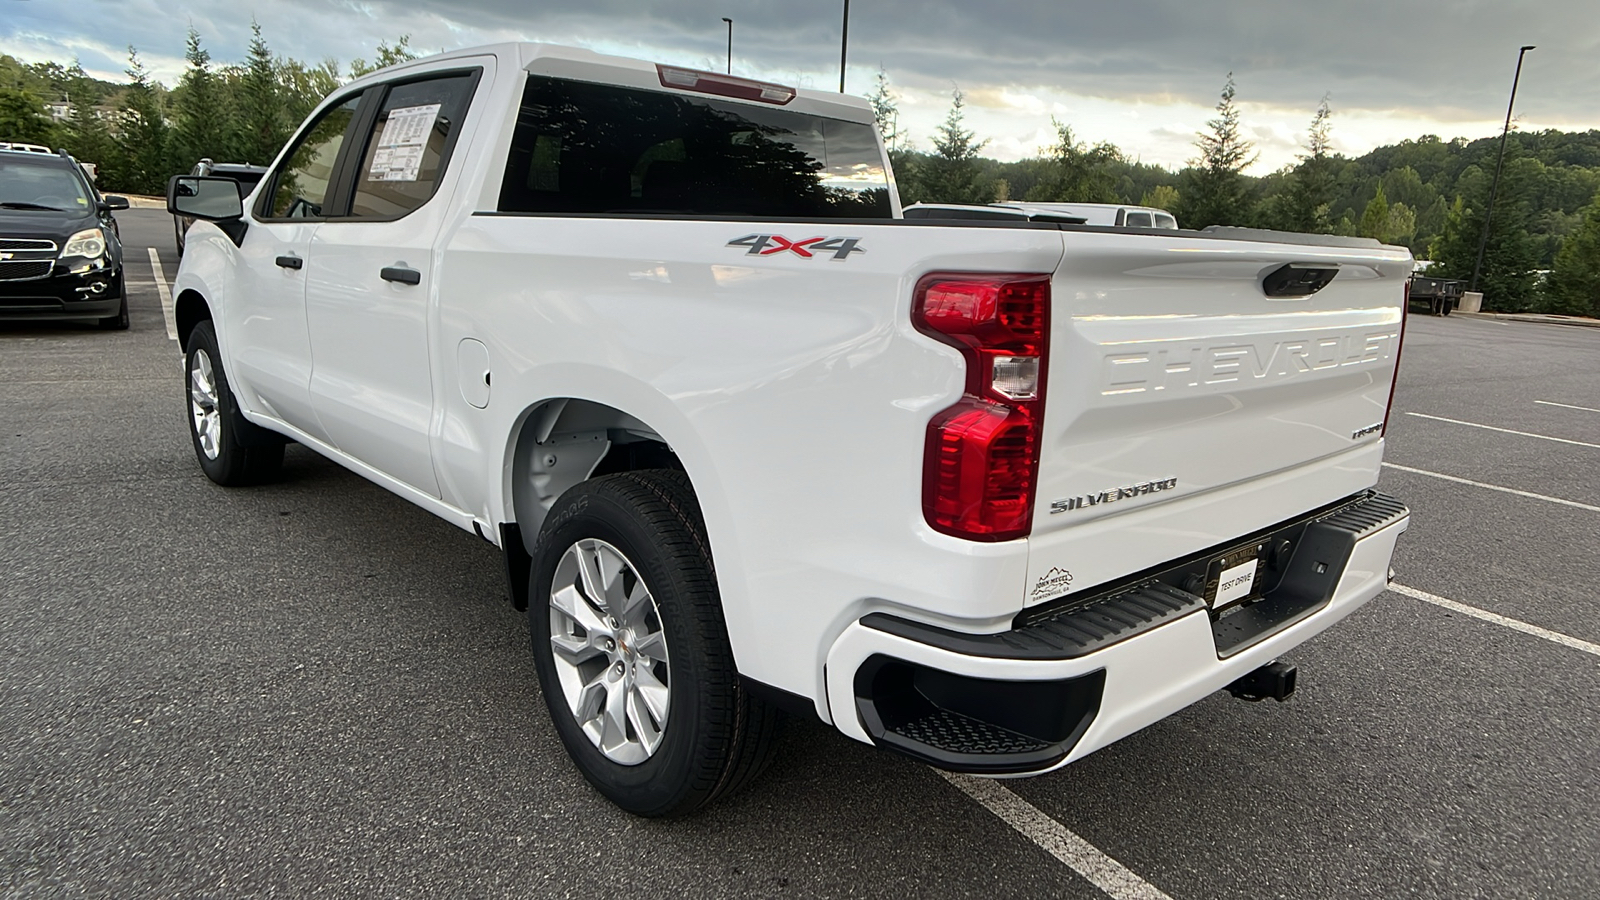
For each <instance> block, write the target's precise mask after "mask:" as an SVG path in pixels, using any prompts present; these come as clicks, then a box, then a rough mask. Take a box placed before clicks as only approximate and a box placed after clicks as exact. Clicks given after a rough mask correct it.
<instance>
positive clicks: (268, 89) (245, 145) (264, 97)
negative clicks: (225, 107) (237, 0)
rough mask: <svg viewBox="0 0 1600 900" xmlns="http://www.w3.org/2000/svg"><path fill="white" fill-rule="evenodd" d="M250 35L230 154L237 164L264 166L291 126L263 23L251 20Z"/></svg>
mask: <svg viewBox="0 0 1600 900" xmlns="http://www.w3.org/2000/svg"><path fill="white" fill-rule="evenodd" d="M250 34H251V38H250V50H249V54H248V57H247V58H246V60H245V63H244V65H243V67H241V68H240V70H239V73H238V82H237V84H236V85H235V90H234V98H233V108H234V111H235V113H234V120H233V127H232V130H233V141H232V143H233V152H232V153H231V154H229V155H231V156H233V157H234V158H235V161H237V162H248V163H254V164H256V165H258V166H264V165H266V164H268V163H270V162H272V160H273V159H274V158H276V157H277V155H278V151H279V150H280V149H282V148H283V144H284V141H286V140H288V139H289V128H290V124H289V123H288V116H287V115H286V112H285V110H284V106H283V98H282V92H281V91H280V90H279V85H278V67H277V66H275V65H274V64H273V59H272V50H271V49H269V48H268V47H267V41H266V39H265V38H263V37H262V36H261V24H260V23H258V22H256V21H254V20H251V22H250ZM294 124H299V123H294Z"/></svg>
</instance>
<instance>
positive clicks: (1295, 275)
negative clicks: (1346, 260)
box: [1261, 263, 1339, 299]
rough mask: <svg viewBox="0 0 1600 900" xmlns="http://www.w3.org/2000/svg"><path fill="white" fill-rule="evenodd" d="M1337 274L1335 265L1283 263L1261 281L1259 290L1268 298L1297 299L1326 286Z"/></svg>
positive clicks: (1337, 268)
mask: <svg viewBox="0 0 1600 900" xmlns="http://www.w3.org/2000/svg"><path fill="white" fill-rule="evenodd" d="M1338 274H1339V266H1338V265H1337V264H1331V265H1330V264H1328V263H1284V264H1283V265H1281V266H1279V267H1277V268H1276V269H1273V270H1272V271H1271V272H1268V273H1267V274H1266V276H1265V277H1263V278H1262V279H1261V290H1262V291H1263V292H1264V293H1266V295H1267V296H1268V297H1278V298H1283V299H1299V298H1302V297H1309V296H1311V295H1312V294H1315V293H1316V292H1317V291H1320V290H1322V289H1323V288H1325V287H1327V286H1328V283H1329V282H1330V281H1333V276H1335V275H1338Z"/></svg>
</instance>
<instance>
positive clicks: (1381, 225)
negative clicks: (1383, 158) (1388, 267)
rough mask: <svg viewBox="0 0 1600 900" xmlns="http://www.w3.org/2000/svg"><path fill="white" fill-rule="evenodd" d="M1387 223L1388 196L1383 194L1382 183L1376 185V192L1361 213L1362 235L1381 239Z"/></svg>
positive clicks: (1360, 226)
mask: <svg viewBox="0 0 1600 900" xmlns="http://www.w3.org/2000/svg"><path fill="white" fill-rule="evenodd" d="M1388 225H1389V198H1388V197H1386V196H1384V193H1383V185H1381V184H1380V185H1378V193H1377V195H1376V196H1374V197H1373V198H1372V200H1371V201H1370V202H1369V203H1367V208H1366V211H1365V212H1363V213H1362V214H1361V224H1360V225H1359V226H1357V227H1358V228H1360V229H1361V236H1362V237H1369V238H1377V239H1378V240H1380V241H1381V240H1383V236H1384V229H1385V228H1387V227H1388Z"/></svg>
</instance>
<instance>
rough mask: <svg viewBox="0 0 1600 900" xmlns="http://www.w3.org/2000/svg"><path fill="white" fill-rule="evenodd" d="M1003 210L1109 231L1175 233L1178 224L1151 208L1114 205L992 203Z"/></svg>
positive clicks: (1167, 213) (1171, 216)
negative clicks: (1074, 219)
mask: <svg viewBox="0 0 1600 900" xmlns="http://www.w3.org/2000/svg"><path fill="white" fill-rule="evenodd" d="M992 205H994V206H1001V207H1005V208H1007V209H1016V210H1022V211H1024V212H1032V213H1046V212H1053V213H1057V214H1066V215H1070V216H1082V217H1083V219H1084V220H1085V222H1086V223H1087V224H1089V225H1103V226H1106V227H1109V228H1166V229H1176V228H1177V227H1178V220H1177V219H1176V218H1174V217H1173V215H1172V213H1169V212H1167V211H1166V210H1164V209H1156V208H1154V207H1151V206H1128V205H1126V204H1117V203H995V204H992Z"/></svg>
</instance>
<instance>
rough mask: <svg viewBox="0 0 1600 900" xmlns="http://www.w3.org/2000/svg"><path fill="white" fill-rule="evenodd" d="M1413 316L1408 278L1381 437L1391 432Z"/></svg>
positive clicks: (1380, 432)
mask: <svg viewBox="0 0 1600 900" xmlns="http://www.w3.org/2000/svg"><path fill="white" fill-rule="evenodd" d="M1410 317H1411V281H1410V279H1407V280H1406V290H1405V294H1404V295H1403V296H1402V297H1401V298H1400V336H1399V337H1397V338H1395V341H1394V377H1393V378H1391V379H1390V380H1389V402H1388V403H1387V404H1385V405H1384V407H1383V430H1381V431H1379V432H1378V436H1379V437H1386V436H1388V434H1389V414H1390V413H1391V412H1393V411H1394V392H1395V391H1397V390H1399V388H1400V351H1402V350H1404V349H1405V347H1406V319H1408V318H1410Z"/></svg>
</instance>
